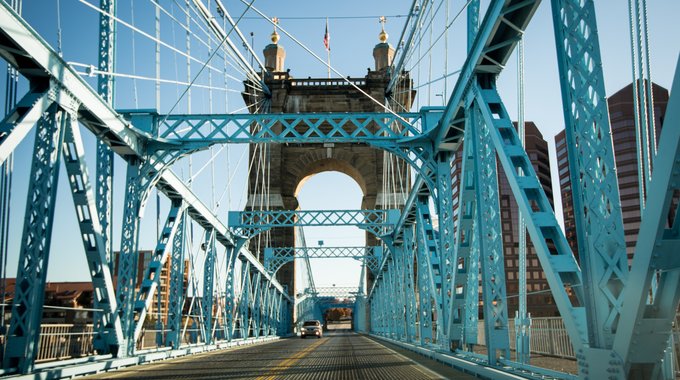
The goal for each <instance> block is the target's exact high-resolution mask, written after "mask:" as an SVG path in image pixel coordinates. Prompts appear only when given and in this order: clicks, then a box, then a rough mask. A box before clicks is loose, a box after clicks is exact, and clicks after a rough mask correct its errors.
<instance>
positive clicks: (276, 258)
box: [264, 246, 382, 273]
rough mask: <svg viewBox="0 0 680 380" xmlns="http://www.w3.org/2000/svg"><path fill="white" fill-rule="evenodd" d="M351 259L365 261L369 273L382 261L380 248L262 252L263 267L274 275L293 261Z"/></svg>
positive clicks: (286, 248) (280, 248) (282, 248)
mask: <svg viewBox="0 0 680 380" xmlns="http://www.w3.org/2000/svg"><path fill="white" fill-rule="evenodd" d="M345 257H346V258H352V259H356V260H365V262H366V265H368V266H369V268H370V269H371V271H373V272H375V271H377V270H378V268H376V267H377V265H378V264H379V263H380V260H381V259H382V247H380V246H373V247H273V248H265V250H264V266H265V268H267V269H268V270H269V272H270V273H276V272H277V271H278V270H279V269H280V268H281V266H282V265H284V264H286V263H289V262H291V261H293V260H295V259H306V258H312V259H320V258H326V259H328V258H345Z"/></svg>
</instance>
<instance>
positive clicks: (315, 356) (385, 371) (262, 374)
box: [87, 330, 473, 380]
mask: <svg viewBox="0 0 680 380" xmlns="http://www.w3.org/2000/svg"><path fill="white" fill-rule="evenodd" d="M472 378H473V377H472V376H470V375H467V374H464V373H462V372H458V371H456V370H454V369H453V368H450V367H447V366H445V365H442V364H441V363H437V362H435V361H432V360H429V359H426V358H424V357H422V356H420V355H417V354H413V353H410V352H408V351H405V350H402V349H400V348H397V347H386V346H385V345H383V344H381V343H379V342H377V341H375V340H373V339H371V338H368V337H366V336H363V335H358V334H355V333H353V332H351V331H349V330H335V331H328V332H326V333H324V336H323V338H320V339H319V338H307V339H300V338H299V337H297V338H288V339H282V340H280V341H276V342H273V343H267V344H260V345H254V346H246V347H242V348H232V349H226V350H220V351H212V352H209V353H205V354H199V355H193V356H186V357H182V358H178V359H172V360H165V361H162V362H157V363H152V364H146V365H141V366H136V367H128V368H123V369H120V370H117V371H111V372H106V373H101V374H98V375H95V376H89V377H87V379H256V380H264V379H291V380H297V379H299V380H305V379H338V380H343V379H348V380H349V379H375V380H378V379H390V380H392V379H413V380H416V379H472Z"/></svg>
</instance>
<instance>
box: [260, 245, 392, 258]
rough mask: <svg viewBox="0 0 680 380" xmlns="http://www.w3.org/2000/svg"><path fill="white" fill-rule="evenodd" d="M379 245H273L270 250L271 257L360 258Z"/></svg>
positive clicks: (370, 252)
mask: <svg viewBox="0 0 680 380" xmlns="http://www.w3.org/2000/svg"><path fill="white" fill-rule="evenodd" d="M380 248H381V247H379V246H372V247H273V248H266V249H265V251H266V250H270V253H271V255H272V257H274V258H276V257H294V258H296V259H301V258H304V257H306V256H308V257H309V258H310V259H319V258H336V257H338V258H339V257H353V258H362V257H365V256H370V255H372V254H374V252H375V250H376V249H380Z"/></svg>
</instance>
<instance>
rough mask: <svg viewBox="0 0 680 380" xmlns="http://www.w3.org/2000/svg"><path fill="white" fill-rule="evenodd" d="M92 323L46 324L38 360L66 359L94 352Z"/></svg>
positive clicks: (41, 327) (41, 336) (43, 328)
mask: <svg viewBox="0 0 680 380" xmlns="http://www.w3.org/2000/svg"><path fill="white" fill-rule="evenodd" d="M93 337H94V331H93V330H92V325H72V324H56V325H52V324H44V325H42V326H40V343H39V344H38V357H37V358H36V362H46V361H50V360H64V359H71V358H78V357H82V356H88V355H93V354H94V348H93V346H92V339H93Z"/></svg>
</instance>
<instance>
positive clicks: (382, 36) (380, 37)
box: [378, 16, 390, 43]
mask: <svg viewBox="0 0 680 380" xmlns="http://www.w3.org/2000/svg"><path fill="white" fill-rule="evenodd" d="M379 22H380V25H381V27H380V34H378V40H380V42H382V43H385V42H387V38H388V37H389V36H390V35H389V34H387V32H385V23H386V22H387V17H385V16H380V21H379Z"/></svg>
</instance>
